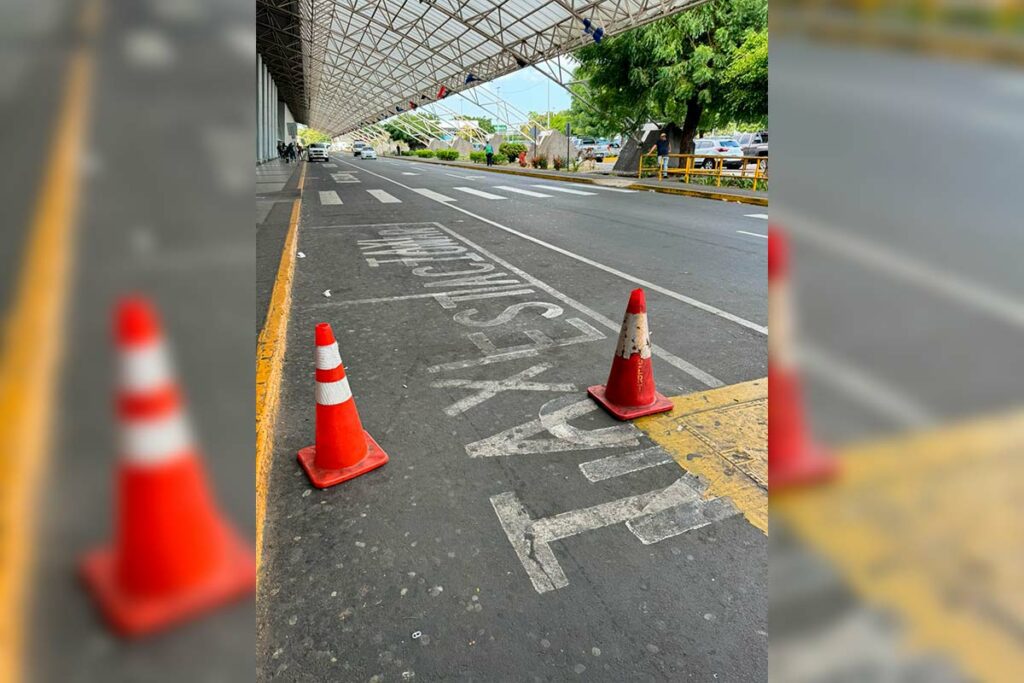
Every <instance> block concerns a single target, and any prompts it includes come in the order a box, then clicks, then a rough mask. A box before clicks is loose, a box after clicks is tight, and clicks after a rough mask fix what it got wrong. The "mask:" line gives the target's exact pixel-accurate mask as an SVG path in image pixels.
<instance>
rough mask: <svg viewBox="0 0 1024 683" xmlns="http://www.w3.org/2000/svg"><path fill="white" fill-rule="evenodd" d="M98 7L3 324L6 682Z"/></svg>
mask: <svg viewBox="0 0 1024 683" xmlns="http://www.w3.org/2000/svg"><path fill="white" fill-rule="evenodd" d="M99 19H100V7H99V2H98V1H97V0H93V1H92V2H89V3H86V5H84V6H83V8H82V14H81V16H80V19H79V28H80V30H81V32H82V36H83V38H84V40H82V41H81V44H80V46H79V48H78V49H77V50H76V52H75V53H74V54H73V55H72V57H71V61H70V64H69V71H68V76H67V81H66V82H65V92H64V100H63V105H62V108H61V111H60V116H59V118H58V119H57V128H56V131H55V135H54V137H53V140H52V143H51V146H50V151H49V163H48V164H47V167H46V172H45V175H44V177H43V182H42V185H41V187H40V191H39V195H38V199H37V201H36V205H35V209H34V214H33V219H32V224H31V228H30V230H29V233H28V239H27V248H26V251H25V258H24V261H23V262H24V266H23V267H22V271H21V273H20V276H19V278H18V280H17V285H16V287H17V288H16V290H15V292H14V296H13V297H12V299H11V308H10V312H9V313H8V315H7V318H6V320H5V321H4V328H3V335H4V340H3V341H4V343H3V357H2V358H0V454H2V458H0V605H3V610H2V616H0V681H20V680H22V679H23V678H24V675H25V674H24V670H23V669H24V664H23V661H22V659H23V656H24V642H25V638H26V634H25V631H26V629H25V620H26V619H25V617H26V609H27V605H28V600H29V592H30V590H31V582H32V580H31V576H32V566H33V562H34V551H33V540H34V536H35V533H36V531H37V529H36V511H37V508H38V505H37V500H38V493H39V491H38V488H39V482H40V481H41V479H42V477H43V475H44V473H45V471H46V469H47V465H48V461H49V458H50V447H51V443H50V437H51V435H52V433H53V431H54V424H53V423H54V404H55V403H57V402H58V400H59V399H58V398H57V397H56V386H57V382H58V379H59V377H58V375H59V371H60V367H61V361H62V358H63V355H64V343H63V340H64V337H65V336H66V335H65V334H64V324H65V313H66V310H67V301H68V289H69V284H70V281H71V273H72V269H73V259H74V253H75V250H74V249H75V233H76V227H77V225H76V222H77V217H78V206H79V198H80V194H81V173H80V172H79V168H80V166H79V163H80V160H81V156H82V151H83V147H84V144H83V140H84V137H85V134H86V131H87V125H88V113H89V100H90V97H91V95H92V79H93V61H94V59H93V43H92V40H93V38H94V37H95V35H96V31H97V30H98V27H99Z"/></svg>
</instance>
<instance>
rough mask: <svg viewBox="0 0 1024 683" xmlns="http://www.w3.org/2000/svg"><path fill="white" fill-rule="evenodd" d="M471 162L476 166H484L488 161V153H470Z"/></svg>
mask: <svg viewBox="0 0 1024 683" xmlns="http://www.w3.org/2000/svg"><path fill="white" fill-rule="evenodd" d="M469 160H470V161H472V162H473V163H475V164H482V163H484V162H485V161H487V153H486V152H470V153H469Z"/></svg>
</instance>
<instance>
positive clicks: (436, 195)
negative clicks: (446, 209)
mask: <svg viewBox="0 0 1024 683" xmlns="http://www.w3.org/2000/svg"><path fill="white" fill-rule="evenodd" d="M383 177H384V176H381V178H383ZM387 180H390V178H388V179H387ZM392 182H394V181H392ZM409 189H410V190H412V191H413V192H415V193H417V194H421V195H423V196H424V197H426V198H427V199H433V200H434V201H435V202H444V203H445V204H447V203H448V202H454V201H455V200H454V199H452V198H451V197H446V196H444V195H443V194H441V193H440V192H434V191H433V190H428V189H427V188H425V187H410V188H409Z"/></svg>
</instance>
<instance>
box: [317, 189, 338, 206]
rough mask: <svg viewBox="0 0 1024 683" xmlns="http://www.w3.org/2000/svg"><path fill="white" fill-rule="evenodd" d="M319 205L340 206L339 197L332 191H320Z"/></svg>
mask: <svg viewBox="0 0 1024 683" xmlns="http://www.w3.org/2000/svg"><path fill="white" fill-rule="evenodd" d="M320 203H321V204H323V205H324V206H330V205H332V204H333V205H337V204H341V197H339V196H338V193H337V192H335V191H334V190H321V191H320Z"/></svg>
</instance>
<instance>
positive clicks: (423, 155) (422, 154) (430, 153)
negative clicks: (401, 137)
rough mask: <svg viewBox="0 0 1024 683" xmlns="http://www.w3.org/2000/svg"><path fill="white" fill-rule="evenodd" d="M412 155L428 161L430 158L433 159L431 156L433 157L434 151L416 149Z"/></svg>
mask: <svg viewBox="0 0 1024 683" xmlns="http://www.w3.org/2000/svg"><path fill="white" fill-rule="evenodd" d="M413 154H415V155H416V156H418V157H421V158H423V159H430V158H433V156H434V150H432V149H417V150H414V151H413Z"/></svg>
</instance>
